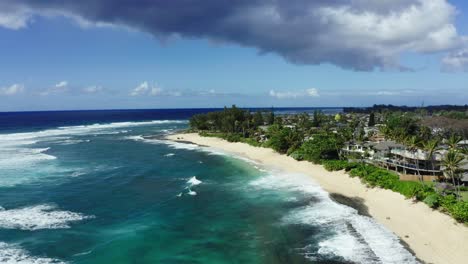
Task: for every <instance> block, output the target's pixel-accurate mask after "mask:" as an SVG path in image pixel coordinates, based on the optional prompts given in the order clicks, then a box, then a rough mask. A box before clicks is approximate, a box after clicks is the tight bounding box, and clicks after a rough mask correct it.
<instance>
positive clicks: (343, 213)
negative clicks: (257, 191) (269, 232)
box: [250, 173, 418, 264]
mask: <svg viewBox="0 0 468 264" xmlns="http://www.w3.org/2000/svg"><path fill="white" fill-rule="evenodd" d="M250 185H251V186H253V187H254V188H261V189H273V190H278V189H279V190H281V191H286V193H288V194H289V193H290V194H291V195H293V194H297V193H301V194H302V195H306V196H310V197H313V198H315V199H314V202H311V203H310V204H308V205H306V206H302V207H299V208H296V209H294V210H292V211H291V212H290V213H288V214H287V215H286V216H285V217H284V218H283V219H282V222H283V223H284V224H287V225H288V224H303V225H312V226H317V227H319V228H321V229H324V228H325V229H326V230H327V232H328V234H327V235H326V238H323V237H322V238H315V239H314V240H317V239H318V240H319V241H320V242H319V243H318V250H317V251H316V252H306V253H305V255H306V256H310V257H311V259H314V258H315V257H316V255H318V256H327V255H333V256H338V257H341V258H343V259H344V260H346V261H349V262H353V263H395V264H397V263H398V264H413V263H418V262H417V260H416V258H415V257H414V256H413V255H412V254H411V253H410V252H408V250H406V249H405V248H404V247H403V245H401V243H400V241H399V239H398V237H397V236H396V235H395V234H393V233H392V232H390V231H389V230H387V229H386V228H384V227H383V226H382V225H380V224H379V223H377V222H376V221H375V220H374V219H372V218H370V217H367V216H363V215H359V214H358V212H357V210H355V209H353V208H351V207H348V206H345V205H342V204H339V203H336V202H334V201H333V200H331V199H330V197H329V195H328V193H327V192H325V191H324V190H323V189H322V188H321V187H320V186H319V185H318V184H316V183H315V182H314V181H313V180H312V179H311V178H310V177H307V176H305V175H290V174H289V175H288V174H284V173H273V174H270V175H267V176H264V177H262V178H260V179H257V180H255V181H252V182H251V183H250ZM317 201H318V202H317Z"/></svg>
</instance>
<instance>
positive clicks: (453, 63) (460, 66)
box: [442, 46, 468, 71]
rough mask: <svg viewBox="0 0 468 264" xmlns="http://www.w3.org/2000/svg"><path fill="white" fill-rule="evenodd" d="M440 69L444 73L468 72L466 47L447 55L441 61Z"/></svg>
mask: <svg viewBox="0 0 468 264" xmlns="http://www.w3.org/2000/svg"><path fill="white" fill-rule="evenodd" d="M442 69H443V70H445V71H468V46H467V48H464V49H460V50H458V51H455V52H452V53H450V54H447V55H446V56H445V57H444V58H443V59H442Z"/></svg>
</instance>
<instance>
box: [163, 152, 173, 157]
mask: <svg viewBox="0 0 468 264" xmlns="http://www.w3.org/2000/svg"><path fill="white" fill-rule="evenodd" d="M174 155H175V154H174V153H167V154H166V155H164V157H172V156H174Z"/></svg>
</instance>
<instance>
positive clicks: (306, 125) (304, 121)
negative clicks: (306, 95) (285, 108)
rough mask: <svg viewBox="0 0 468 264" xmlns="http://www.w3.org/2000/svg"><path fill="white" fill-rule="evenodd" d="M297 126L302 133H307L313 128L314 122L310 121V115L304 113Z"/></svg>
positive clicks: (300, 116)
mask: <svg viewBox="0 0 468 264" xmlns="http://www.w3.org/2000/svg"><path fill="white" fill-rule="evenodd" d="M297 126H298V128H299V129H300V130H302V131H307V130H309V129H310V128H311V127H312V122H311V121H310V118H309V114H307V113H302V114H300V115H299V118H298V120H297Z"/></svg>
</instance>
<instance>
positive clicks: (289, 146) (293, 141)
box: [267, 124, 304, 153]
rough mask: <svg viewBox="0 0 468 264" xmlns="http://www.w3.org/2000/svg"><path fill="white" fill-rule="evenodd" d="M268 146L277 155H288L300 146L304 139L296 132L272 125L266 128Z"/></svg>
mask: <svg viewBox="0 0 468 264" xmlns="http://www.w3.org/2000/svg"><path fill="white" fill-rule="evenodd" d="M268 137H269V139H268V143H267V144H268V146H269V147H271V148H272V149H274V150H276V151H278V152H279V153H290V152H292V151H294V150H295V149H296V148H298V147H299V146H300V144H301V143H302V139H303V138H304V137H303V136H302V135H301V134H300V133H299V132H298V131H297V130H295V129H291V128H289V127H281V126H280V125H279V124H274V125H272V126H270V127H269V128H268Z"/></svg>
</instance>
